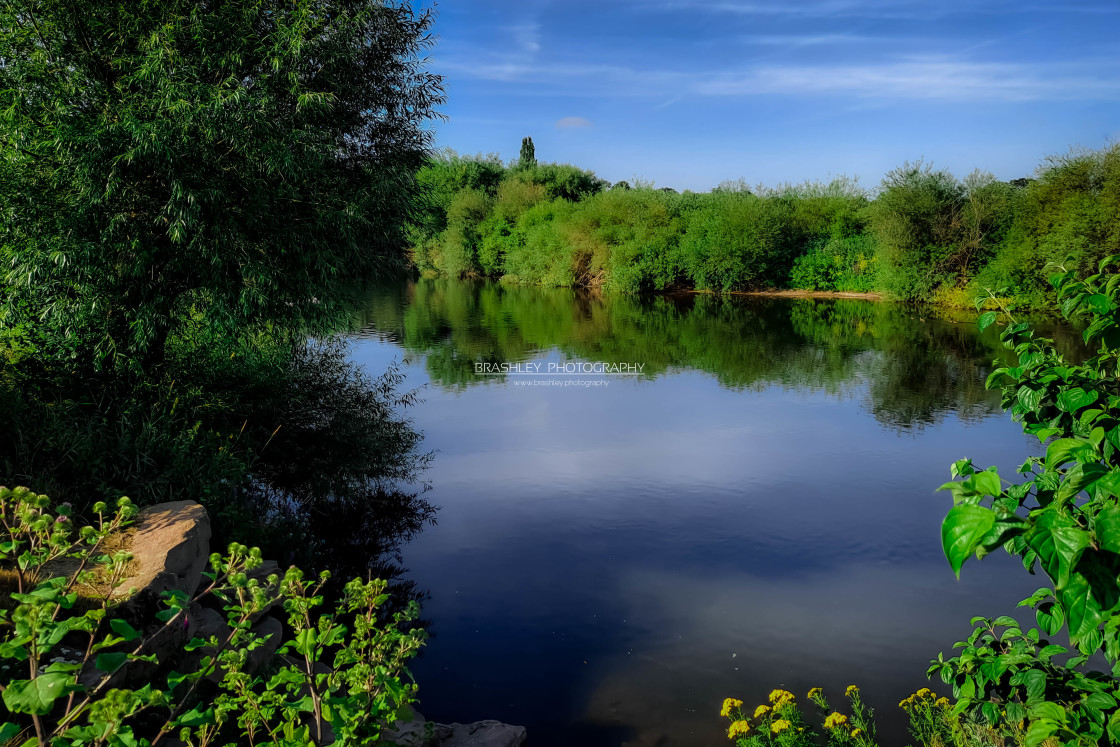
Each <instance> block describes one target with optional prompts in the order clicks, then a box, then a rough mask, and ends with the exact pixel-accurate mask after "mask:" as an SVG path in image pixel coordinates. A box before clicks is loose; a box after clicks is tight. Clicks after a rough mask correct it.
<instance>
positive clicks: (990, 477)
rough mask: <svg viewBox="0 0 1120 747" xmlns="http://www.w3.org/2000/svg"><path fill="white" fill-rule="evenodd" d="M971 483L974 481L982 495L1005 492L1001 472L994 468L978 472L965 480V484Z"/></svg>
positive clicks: (975, 487) (973, 483)
mask: <svg viewBox="0 0 1120 747" xmlns="http://www.w3.org/2000/svg"><path fill="white" fill-rule="evenodd" d="M969 483H972V486H973V487H974V489H975V490H976V492H977V493H980V494H982V495H999V494H1000V493H1002V492H1003V488H1002V486H1001V485H1000V482H999V474H998V473H997V472H996V471H995V469H994V468H993V469H991V470H986V471H984V472H977V473H976V474H975V475H973V476H972V477H970V478H968V479H967V480H965V485H968V484H969Z"/></svg>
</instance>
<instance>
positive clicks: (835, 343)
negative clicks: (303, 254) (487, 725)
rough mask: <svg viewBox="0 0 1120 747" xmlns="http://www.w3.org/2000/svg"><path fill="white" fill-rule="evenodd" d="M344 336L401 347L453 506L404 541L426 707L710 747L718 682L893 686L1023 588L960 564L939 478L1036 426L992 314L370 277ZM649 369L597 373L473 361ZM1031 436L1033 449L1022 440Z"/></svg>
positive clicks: (1011, 455)
mask: <svg viewBox="0 0 1120 747" xmlns="http://www.w3.org/2000/svg"><path fill="white" fill-rule="evenodd" d="M362 323H363V324H364V325H365V332H364V333H363V335H360V336H359V341H358V342H357V343H356V346H355V353H354V356H355V360H356V361H358V362H359V363H361V364H362V365H365V366H367V367H368V368H369V369H370V370H379V369H380V368H383V367H384V366H385V365H386V364H387V363H388V362H389V361H391V360H393V359H399V358H401V357H402V356H410V357H411V359H412V363H411V364H409V365H407V366H406V367H405V369H404V371H405V373H406V376H407V381H408V385H409V386H417V385H424V384H431V386H430V387H429V389H428V391H427V393H426V395H425V400H426V401H425V402H423V403H422V404H419V405H417V407H416V408H415V410H414V412H413V417H414V419H415V423H416V426H417V427H418V428H420V429H422V430H423V431H424V432H425V436H426V440H425V445H426V446H427V447H430V448H433V449H436V450H437V451H438V455H437V458H436V459H435V461H434V462H433V464H432V467H431V470H430V471H429V472H428V477H429V478H430V480H431V482H432V485H433V486H434V487H433V490H432V491H431V494H430V496H429V497H430V499H431V501H432V502H433V503H435V504H438V505H439V506H440V507H441V508H440V514H439V522H438V524H437V525H436V526H433V527H431V528H429V529H427V530H426V531H425V532H424V533H423V534H422V535H420V536H418V537H416V538H415V539H414V540H413V541H412V542H411V543H410V544H409V545H408V546H407V547H406V548H405V549H404V556H405V557H404V560H405V564H406V565H407V566H408V567H409V568H410V569H411V571H412V576H411V577H412V578H414V579H416V580H417V582H418V583H419V584H420V585H421V586H423V587H425V588H428V589H430V594H431V596H430V599H429V600H428V601H427V603H426V605H425V613H426V615H428V616H429V617H430V618H431V619H432V620H433V626H432V632H433V634H434V637H433V639H432V640H431V642H430V644H429V646H428V648H427V650H426V652H425V653H424V655H423V657H422V659H421V660H420V661H418V662H417V664H416V665H415V666H414V667H413V670H414V672H415V673H416V676H417V678H418V681H419V682H420V683H421V697H422V704H421V710H422V711H423V712H424V713H425V715H427V716H428V717H430V718H434V719H437V720H444V721H454V720H457V721H469V720H475V719H480V718H498V719H502V720H506V721H510V722H513V723H523V724H526V725H527V726H528V727H529V729H530V735H531V739H532V742H533V744H534V745H538V746H542V745H543V746H545V747H547V746H548V745H570V744H581V745H604V746H605V745H612V746H616V745H619V744H630V745H643V746H644V745H706V744H711V745H722V744H726V738H725V736H724V733H723V732H722V731H721V726H722V724H721V722H720V720H719V718H718V716H717V713H718V710H719V704H720V701H721V700H722V699H723V698H724V697H727V696H735V697H740V698H742V699H744V700H745V701H747V703H748V704H751V703H755V702H761V700H762V699H764V698H765V696H766V694H767V693H768V692H769V691H770V690H771V689H772V688H774V687H777V686H784V687H787V688H789V689H791V690H793V691H795V692H799V693H804V692H805V691H806V690H807V689H808V688H809V687H811V686H824V687H826V688H828V689H829V690H830V691H831V693H830V694H831V695H832V697H833V700H834V701H836V700H838V699H839V696H840V695H841V694H842V692H843V689H844V687H845V686H846V685H847V684H849V683H851V682H857V683H859V684H860V686H861V687H862V688H863V690H864V693H865V696H866V699H867V700H868V701H869V702H870V703H871V705H872V706H874V707H875V708H877V709H878V710H879V711H880V713H881V716H882V720H881V724H882V736H883V737H884V739H883V743H885V744H891V743H898V744H903V743H905V742H906V741H907V736H906V734H905V722H904V715H903V714H902V713H901V711H899V710H898V709H897V708H896V707H895V704H896V703H897V702H898V700H899V699H900V698H901V697H903V696H905V695H906V694H907V693H909V692H912V691H913V690H914V689H917V688H918V687H921V686H923V685H925V684H927V683H926V680H925V677H924V672H925V668H926V665H927V663H928V660H929V659H930V658H931V657H933V656H936V654H937V652H938V651H939V650H943V649H947V648H948V647H949V646H950V645H951V644H952V642H953V641H955V640H957V638H959V637H961V636H963V635H966V634H967V631H968V619H969V618H970V617H971V616H972V615H975V614H990V615H997V614H1004V613H1013V612H1015V608H1014V605H1015V602H1016V601H1017V600H1018V599H1021V598H1022V597H1023V596H1025V595H1027V594H1029V593H1030V592H1031V591H1033V589H1034V588H1035V584H1032V580H1033V579H1031V578H1030V577H1029V576H1026V575H1024V574H1023V573H1022V570H1021V567H1019V566H1018V565H1017V563H1016V562H1015V561H1013V560H1011V559H1009V558H1005V557H998V556H992V557H989V558H987V559H985V560H984V561H983V563H980V564H978V565H976V566H973V567H970V568H968V569H966V572H965V574H964V577H963V579H962V580H961V581H960V582H957V581H956V580H954V578H953V575H952V573H951V572H950V571H949V570H948V568H947V566H946V564H945V561H944V558H943V557H942V555H941V550H940V544H939V537H938V528H939V526H940V522H941V519H942V517H943V516H944V511H945V510H946V503H947V499H946V498H944V496H943V495H936V494H934V492H933V491H934V489H935V488H936V486H937V485H939V484H941V483H942V482H944V481H945V480H946V479H947V478H948V465H949V464H950V463H951V462H952V461H954V460H955V459H958V458H960V457H962V456H965V455H968V456H971V457H974V458H975V459H976V461H977V463H980V464H984V465H987V464H998V465H1000V466H1001V467H1002V468H1004V469H1012V468H1013V467H1014V466H1015V465H1017V464H1019V463H1020V462H1021V461H1022V457H1023V455H1024V454H1025V453H1027V452H1028V451H1030V450H1032V449H1035V450H1037V442H1033V441H1034V440H1033V439H1027V438H1025V437H1024V436H1023V435H1022V434H1021V433H1020V430H1019V428H1018V427H1017V426H1016V425H1015V424H1014V423H1012V422H1010V419H1009V418H1007V417H1005V416H1004V415H1002V414H1000V413H999V408H998V398H997V397H996V395H995V394H994V393H991V392H986V391H985V390H984V389H983V380H984V377H985V376H986V374H987V372H988V370H989V367H990V360H991V358H993V357H994V355H995V354H996V353H997V352H998V351H997V339H996V334H995V330H994V329H993V330H990V331H989V332H988V333H987V334H986V335H983V336H981V335H978V334H977V333H976V332H975V327H974V326H973V325H972V324H971V323H970V322H967V321H961V322H959V323H956V322H950V321H941V320H937V319H933V318H930V317H928V316H926V317H925V318H923V315H922V314H921V313H919V312H917V311H914V310H911V309H907V308H905V307H900V306H892V305H889V304H877V303H868V302H861V301H846V300H840V301H828V302H813V301H807V300H793V301H791V300H786V299H751V298H732V299H721V298H718V297H711V296H697V295H689V296H683V297H667V296H660V297H606V296H595V295H590V294H586V293H577V292H570V291H563V290H559V291H557V290H541V289H525V288H507V287H502V286H498V285H495V284H485V283H451V282H446V281H422V282H418V283H407V284H401V285H399V286H395V287H392V288H388V289H383V290H381V291H378V292H376V293H374V294H373V295H372V296H371V298H370V303H369V306H368V307H367V309H366V311H365V315H364V318H363V320H362ZM568 359H575V360H605V361H612V362H641V363H644V364H645V365H646V375H644V376H643V377H637V378H624V377H619V378H616V379H612V380H610V381H609V382H608V386H606V387H602V388H593V389H575V388H545V387H525V386H519V385H518V380H517V379H516V378H515V377H504V378H502V377H498V378H494V377H489V378H483V377H478V376H476V375H475V373H474V364H475V363H476V362H485V361H492V362H500V361H529V360H531V361H541V362H549V361H553V362H561V361H565V360H568ZM1032 442H1033V443H1032Z"/></svg>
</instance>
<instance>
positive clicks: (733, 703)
mask: <svg viewBox="0 0 1120 747" xmlns="http://www.w3.org/2000/svg"><path fill="white" fill-rule="evenodd" d="M742 705H743V701H741V700H736V699H735V698H725V699H724V701H723V708H721V709H720V710H719V715H720V716H722V717H723V718H727V717H728V716H730V715H731V712H732V711H733V710H735V709H736V708H740V707H741V706H742Z"/></svg>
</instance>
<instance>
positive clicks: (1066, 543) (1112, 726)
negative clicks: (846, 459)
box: [721, 255, 1120, 747]
mask: <svg viewBox="0 0 1120 747" xmlns="http://www.w3.org/2000/svg"><path fill="white" fill-rule="evenodd" d="M1117 267H1120V255H1114V256H1109V257H1105V258H1104V259H1102V260H1101V261H1100V263H1099V264H1098V267H1097V269H1098V272H1097V273H1095V274H1092V275H1089V276H1088V277H1085V278H1083V279H1082V278H1080V277H1079V274H1078V273H1077V272H1074V271H1072V270H1070V269H1068V268H1065V267H1058V268H1057V269H1058V270H1059V271H1058V272H1055V273H1052V274H1051V276H1050V278H1049V280H1050V282H1051V284H1052V285H1053V286H1054V287H1055V288H1056V289H1057V300H1058V302H1059V303H1060V306H1061V309H1062V313H1063V314H1064V315H1065V316H1066V318H1067V319H1068V320H1070V321H1074V320H1077V321H1082V320H1084V321H1086V322H1087V325H1086V327H1085V331H1084V333H1083V337H1084V340H1085V342H1086V343H1087V344H1093V345H1096V352H1095V354H1093V355H1092V356H1090V357H1089V358H1088V359H1087V360H1085V361H1084V362H1083V363H1075V362H1071V361H1070V360H1067V359H1066V358H1065V357H1064V356H1063V355H1062V354H1061V353H1059V352H1058V350H1057V349H1056V347H1055V344H1054V341H1053V340H1051V339H1048V338H1044V337H1039V336H1037V335H1036V334H1035V332H1034V330H1033V329H1032V328H1031V325H1030V324H1029V323H1028V322H1025V321H1020V320H1016V319H1015V318H1014V317H1013V316H1012V313H1011V311H1010V308H1009V307H1007V306H1005V305H1003V304H1002V302H1000V300H999V299H995V301H996V303H997V304H998V305H1000V307H1001V308H1000V310H999V311H989V312H987V313H985V314H983V315H982V316H981V317H980V320H979V326H980V328H981V330H983V329H985V328H987V327H990V326H991V325H993V324H994V323H996V322H997V321H999V320H1000V318H1001V317H1003V318H1004V319H1005V320H1006V325H1005V327H1004V329H1003V330H1002V331H1001V333H1000V340H1001V342H1002V343H1003V345H1004V347H1006V348H1007V350H1008V351H1010V352H1011V353H1012V355H1011V357H1010V358H1006V359H1004V360H1003V361H1002V362H1001V361H997V362H996V368H995V369H994V370H993V371H992V372H991V374H990V375H989V376H988V379H987V386H988V387H989V388H999V389H1001V390H1002V404H1003V407H1004V409H1006V410H1009V411H1010V412H1011V414H1012V417H1013V418H1014V419H1015V420H1016V421H1018V422H1020V423H1022V425H1023V430H1024V431H1025V432H1026V433H1027V434H1030V435H1033V436H1035V437H1037V438H1038V440H1039V442H1040V443H1044V444H1046V452H1045V454H1044V455H1043V456H1031V457H1028V458H1027V459H1026V461H1025V462H1023V464H1022V465H1021V466H1020V467H1019V469H1018V470H1017V472H1018V474H1019V475H1020V476H1021V477H1019V478H1016V479H1007V478H1006V477H1003V476H1001V475H1000V474H999V471H998V470H997V468H995V467H989V468H988V469H984V470H980V469H977V468H976V466H975V465H973V463H972V461H971V460H969V459H961V460H960V461H958V462H956V463H955V464H953V466H952V476H953V477H954V478H955V479H954V480H953V481H952V482H949V483H946V484H945V485H943V486H942V488H941V489H942V490H947V491H949V492H950V493H951V494H952V497H953V504H954V505H953V507H952V508H951V509H950V510H949V512H948V514H947V516H946V517H945V520H944V522H943V524H942V529H941V536H942V544H943V546H944V550H945V556H946V558H947V559H948V561H949V564H950V566H951V567H952V569H953V571H954V573H956V574H958V575H959V574H960V571H961V567H962V566H963V565H964V563H965V562H966V561H967V560H969V559H970V558H973V557H975V558H977V559H981V558H983V557H984V556H986V555H988V554H990V553H991V552H994V551H996V550H998V549H1000V548H1003V549H1004V550H1005V551H1006V552H1007V553H1008V554H1010V555H1012V556H1015V557H1018V558H1019V559H1020V560H1021V561H1022V564H1023V568H1024V569H1026V570H1027V571H1029V572H1030V573H1032V574H1033V573H1035V572H1036V571H1041V572H1042V574H1043V575H1044V576H1045V578H1046V579H1047V580H1048V582H1049V585H1048V586H1043V587H1041V588H1039V589H1038V590H1037V591H1036V592H1035V593H1034V594H1032V595H1031V596H1030V597H1028V598H1027V599H1024V600H1023V601H1022V602H1020V603H1019V606H1021V607H1029V608H1032V609H1033V611H1034V622H1035V624H1037V627H1034V626H1032V625H1024V624H1022V623H1021V622H1020V621H1018V620H1016V619H1015V618H1013V617H1010V616H1007V615H1003V616H1000V617H996V618H986V617H975V618H973V619H972V621H971V622H972V626H973V631H972V634H971V635H970V636H969V637H968V639H967V640H965V641H961V642H959V643H957V644H955V646H954V648H955V649H957V652H956V655H954V656H952V657H949V658H946V657H945V655H944V654H939V655H938V657H937V659H935V660H933V661H932V662H931V666H930V668H929V670H928V674H929V675H930V676H931V677H932V676H934V675H936V676H938V677H940V678H941V680H942V681H944V682H945V683H946V684H948V685H950V686H951V687H952V689H953V698H954V699H955V702H951V701H949V700H948V699H939V698H937V697H936V695H935V694H933V693H932V692H930V691H929V689H928V688H923V689H922V690H919V691H918V692H917V693H915V694H914V695H912V696H910V697H908V698H906V699H904V700H903V701H902V702H901V703H899V706H900V707H901V708H903V709H904V710H906V712H907V715H908V716H909V720H910V730H911V734H912V735H913V736H914V738H915V739H916V740H917V741H918V743H920V744H921V745H923V747H947V746H948V745H954V746H955V747H980V746H981V745H991V744H1000V745H1002V744H1017V745H1023V746H1024V747H1037V746H1038V745H1045V746H1047V747H1049V746H1055V747H1056V746H1057V745H1086V746H1087V745H1096V744H1104V743H1108V744H1117V743H1120V386H1118V383H1117V382H1118V381H1120V273H1118V272H1116V268H1117ZM982 303H983V299H981V301H979V302H978V305H980V304H982ZM1063 634H1064V635H1063ZM1059 635H1063V637H1064V638H1066V639H1067V640H1068V642H1069V646H1068V647H1067V646H1065V645H1061V644H1059V643H1056V642H1054V641H1053V640H1052V639H1053V638H1055V637H1056V636H1059ZM1101 664H1104V665H1106V667H1107V668H1108V669H1109V671H1099V669H1098V667H1099V666H1100V665H1101ZM775 692H778V693H781V692H783V691H775ZM813 694H814V693H813V692H811V693H810V698H812V696H813ZM817 695H818V697H819V691H818V692H817ZM772 699H773V698H772ZM741 705H742V703H741V701H738V700H734V699H728V700H727V701H725V703H724V708H723V712H722V713H721V715H722V716H723V717H725V718H730V719H731V720H732V724H731V728H730V730H729V732H728V736H729V738H731V739H732V740H733V741H735V742H736V743H737V744H739V745H744V746H745V745H759V746H761V745H767V747H769V746H770V745H779V744H780V745H783V746H786V745H788V747H794V746H795V745H800V744H809V743H811V741H812V734H811V733H808V732H803V731H802V729H801V728H799V727H800V725H801V724H802V721H801V720H800V719H801V717H800V713H799V712H797V711H796V708H795V704H794V702H793V697H792V696H789V698H788V699H783V701H782V707H784V708H785V710H784V711H782V712H781V713H779V714H777V716H778V717H780V718H781V719H782V720H781V722H780V723H781V724H782V728H780V729H776V728H774V724H775V723H776V722H774V720H773V719H774V718H775V715H774V714H770V713H769V709H768V708H767V707H766V706H760V708H759V709H758V710H756V711H755V713H754V716H753V720H752V717H748V716H746V715H744V713H743V712H742V711H741V710H740V706H741ZM778 707H779V706H778V705H775V706H774V708H775V709H777V708H778ZM852 713H853V716H852V719H853V721H854V720H856V719H857V718H859V719H862V718H864V715H863V713H862V711H861V710H860V709H858V708H857V707H856V704H855V703H853V709H852ZM837 716H838V717H839V718H840V719H843V722H844V725H847V724H848V717H846V716H843V715H841V714H837ZM865 720H866V719H865ZM835 723H836V721H835V720H834V725H835ZM868 723H873V722H868ZM791 725H792V726H793V727H798V728H790V727H791ZM852 725H853V726H856V728H851V726H848V727H847V728H843V729H833V730H832V732H830V733H829V734H828V741H829V744H830V745H837V747H840V746H841V745H845V746H846V745H861V746H862V747H874V745H875V741H874V736H873V733H871V732H870V730H869V729H868V728H866V725H865V724H859V725H855V724H852ZM825 726H826V728H827V727H828V722H827V721H826V723H825Z"/></svg>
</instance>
